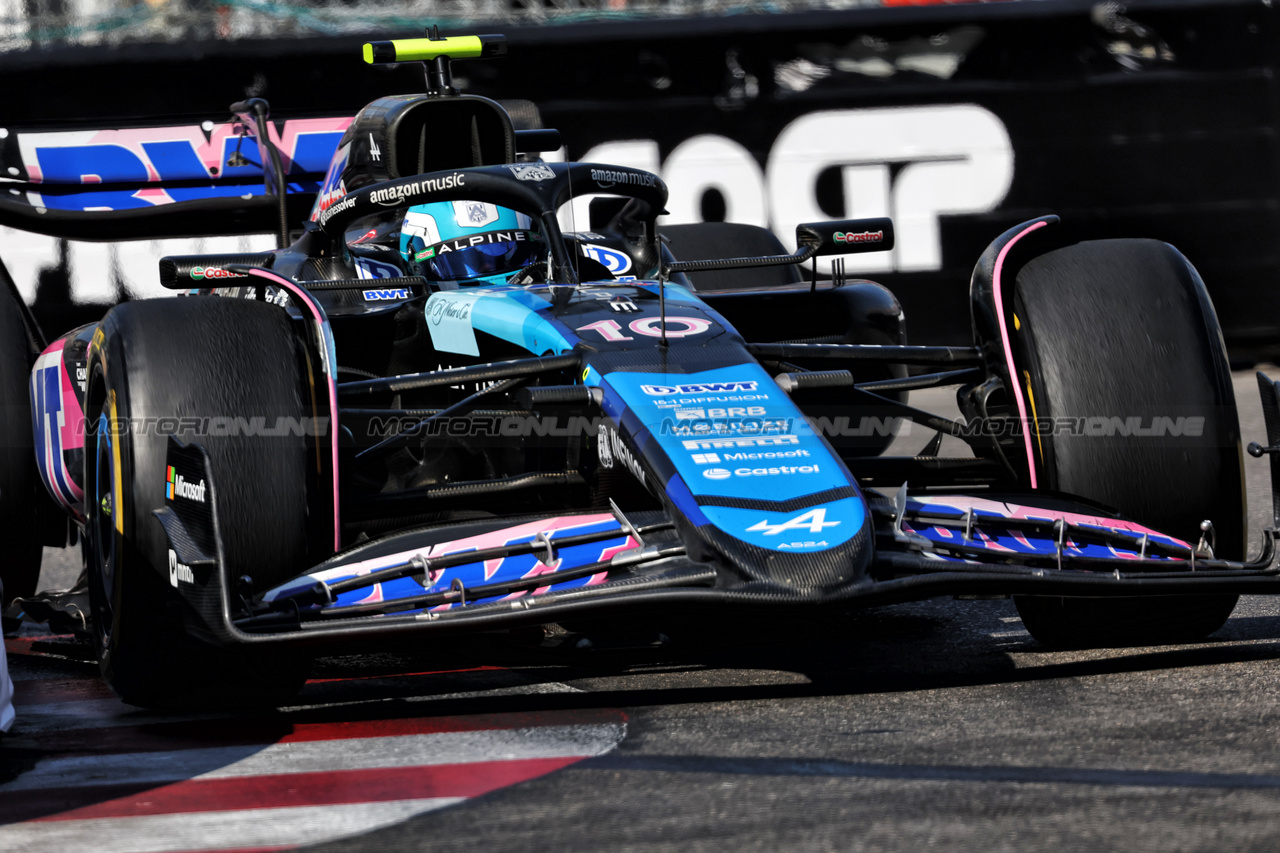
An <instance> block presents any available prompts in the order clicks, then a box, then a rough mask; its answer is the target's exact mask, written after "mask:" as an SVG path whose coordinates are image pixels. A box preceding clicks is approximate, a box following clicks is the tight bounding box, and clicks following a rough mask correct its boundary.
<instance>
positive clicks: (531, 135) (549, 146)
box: [516, 127, 564, 154]
mask: <svg viewBox="0 0 1280 853" xmlns="http://www.w3.org/2000/svg"><path fill="white" fill-rule="evenodd" d="M563 144H564V143H563V142H562V141H561V140H560V131H558V130H556V129H555V128H551V127H540V128H537V129H530V130H517V131H516V153H517V154H541V153H543V152H544V151H557V150H559V149H560V146H561V145H563Z"/></svg>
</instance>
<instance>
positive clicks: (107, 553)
mask: <svg viewBox="0 0 1280 853" xmlns="http://www.w3.org/2000/svg"><path fill="white" fill-rule="evenodd" d="M290 322H291V321H290V320H289V318H288V315H287V314H286V313H285V312H284V311H283V310H281V309H280V308H278V307H276V306H273V305H267V304H262V303H257V302H251V301H247V300H239V299H219V298H212V297H197V298H186V299H157V300H148V301H143V302H131V303H126V304H123V305H119V306H117V307H115V308H114V309H112V310H111V312H110V313H108V314H107V316H106V318H105V319H104V320H103V322H102V324H101V327H100V329H99V333H98V335H97V336H96V337H95V339H94V342H93V344H92V345H91V346H90V349H89V359H88V383H89V384H88V389H87V397H86V412H85V414H86V418H87V419H88V423H89V424H90V429H89V436H88V437H87V440H86V454H85V457H86V463H85V467H86V471H85V478H86V479H85V495H86V500H85V503H86V514H87V537H86V539H87V545H88V552H89V558H88V562H89V591H90V601H91V604H92V610H93V623H94V633H95V640H96V646H97V652H98V660H99V665H100V668H101V670H102V675H103V677H104V678H105V679H106V681H107V683H108V684H109V685H110V686H111V688H112V689H113V690H114V691H115V692H116V693H117V694H118V695H119V696H120V698H121V699H123V700H124V701H126V702H128V703H130V704H134V705H140V706H144V707H170V708H175V707H176V708H196V707H198V708H208V707H212V706H245V705H269V704H273V703H275V702H277V701H280V700H283V699H285V698H287V697H289V696H292V695H293V694H294V693H296V692H297V690H298V688H299V687H300V685H301V683H302V681H303V680H304V679H305V675H306V665H305V664H306V661H305V659H304V658H302V657H301V656H299V655H297V654H293V653H285V654H282V653H278V652H274V651H264V650H261V649H257V648H254V649H251V650H244V649H241V648H237V647H232V648H223V647H216V646H214V645H212V644H209V643H206V642H204V641H203V640H201V639H197V638H196V637H195V636H193V633H198V632H199V626H198V625H197V624H196V623H195V621H194V617H193V616H192V615H191V614H189V613H187V612H185V611H184V609H183V603H182V602H181V600H180V599H179V597H178V596H177V594H176V590H175V589H173V586H174V585H175V583H174V582H172V581H171V578H170V573H169V546H168V541H167V539H166V537H165V534H164V531H163V528H162V527H161V526H160V523H159V521H158V520H157V519H156V518H155V517H154V516H153V514H152V513H153V511H154V510H156V509H159V508H160V507H163V506H164V505H165V485H166V475H165V464H166V452H167V446H168V436H167V435H166V434H163V429H161V428H160V424H161V423H162V421H163V420H164V419H166V418H168V419H170V422H171V423H172V421H173V419H186V420H187V422H192V420H193V419H194V421H195V422H197V423H198V422H200V419H202V418H206V417H207V418H235V419H239V418H244V419H245V422H248V423H252V422H253V419H254V418H258V417H261V418H264V419H265V420H264V423H277V418H299V417H302V416H303V415H304V413H305V414H310V413H311V403H310V402H309V399H308V395H309V393H310V392H309V390H308V385H307V384H306V382H307V380H306V377H307V375H308V374H307V370H306V365H305V362H304V359H305V358H306V355H305V353H304V350H303V348H302V346H301V344H300V343H299V341H298V340H297V338H296V337H295V335H294V332H293V330H292V328H291V326H290ZM315 373H317V374H318V371H315ZM218 432H219V433H223V434H214V431H207V432H204V433H197V434H191V435H180V436H178V438H179V439H180V440H182V441H184V443H191V442H195V443H198V444H200V445H201V446H203V447H204V449H205V450H206V451H207V452H208V455H209V464H210V466H211V470H212V471H216V474H217V477H216V483H217V491H216V493H215V494H213V496H212V498H213V499H214V500H216V506H217V513H218V518H219V522H220V530H221V534H222V542H223V549H224V556H225V559H226V561H227V564H228V565H229V566H233V567H246V566H248V567H252V572H251V577H252V582H253V586H254V587H255V588H257V589H262V588H267V587H270V586H272V585H274V584H276V583H278V582H279V581H281V580H283V579H285V578H287V577H290V576H292V575H294V574H296V573H297V572H299V571H300V570H301V569H303V568H305V567H306V565H308V561H309V560H311V559H314V557H315V555H316V550H315V549H314V548H313V547H312V543H313V542H314V541H315V538H316V537H315V536H314V534H313V533H312V532H310V531H309V529H308V506H307V493H308V489H307V479H308V472H307V465H308V459H309V458H310V463H311V464H312V465H313V466H314V465H315V458H316V454H315V453H314V452H311V453H308V447H307V439H306V438H305V437H304V436H299V435H298V434H297V433H296V431H292V430H285V431H283V432H284V434H282V435H270V436H264V435H261V434H258V435H252V434H244V433H243V432H241V433H239V434H225V433H227V432H233V431H227V430H222V431H218Z"/></svg>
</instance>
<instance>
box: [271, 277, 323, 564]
mask: <svg viewBox="0 0 1280 853" xmlns="http://www.w3.org/2000/svg"><path fill="white" fill-rule="evenodd" d="M249 274H250V275H256V276H258V277H259V278H265V279H267V280H268V281H272V282H275V283H276V284H277V285H279V286H280V287H283V288H284V289H285V290H287V291H289V292H290V293H292V294H293V295H294V296H295V297H297V299H298V301H299V302H300V303H302V304H303V305H305V306H307V310H309V311H310V312H311V316H312V317H314V318H315V320H316V322H317V323H318V324H320V326H321V327H324V328H327V327H328V325H329V318H328V317H326V316H325V313H324V309H323V308H321V307H320V303H318V302H316V301H315V299H313V298H312V297H311V294H309V293H307V291H306V289H305V288H303V287H301V286H300V285H298V284H295V283H294V282H292V281H290V280H289V279H287V278H284V277H283V276H279V275H276V274H275V273H273V272H268V271H267V270H264V269H257V268H255V269H251V270H249ZM320 345H321V346H327V343H326V342H325V341H324V340H321V341H320ZM324 355H325V357H329V356H330V355H332V354H331V353H325V354H324ZM336 367H337V365H330V371H332V370H334V369H336ZM326 378H327V379H328V380H329V383H328V384H329V418H330V420H329V437H330V441H329V449H330V453H331V456H332V460H333V550H335V551H340V550H342V522H341V519H340V518H339V517H338V381H337V379H336V378H335V377H334V376H333V374H332V372H330V373H329V374H328V376H327V377H326Z"/></svg>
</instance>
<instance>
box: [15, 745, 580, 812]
mask: <svg viewBox="0 0 1280 853" xmlns="http://www.w3.org/2000/svg"><path fill="white" fill-rule="evenodd" d="M584 757H585V756H578V755H574V756H565V757H558V758H528V759H517V760H514V761H478V762H474V763H468V764H439V765H426V766H421V767H376V768H372V769H368V770H343V771H338V772H332V771H323V772H310V773H282V774H277V775H271V776H241V777H237V778H230V779H189V780H186V781H183V782H175V783H173V784H171V785H162V786H160V787H154V786H150V785H104V786H102V787H101V788H98V787H84V788H61V789H59V788H48V789H42V790H35V791H29V792H28V791H14V792H10V793H9V794H8V795H6V797H5V804H4V807H3V811H4V812H7V813H8V814H9V815H11V816H12V815H17V814H22V813H26V814H31V813H39V812H45V813H46V814H48V812H49V811H51V808H50V807H51V806H54V805H55V804H57V805H58V806H62V804H63V803H65V804H66V805H67V806H70V808H69V809H67V808H66V806H62V810H60V811H58V813H56V814H51V815H49V816H48V817H41V818H37V819H36V820H35V821H33V822H39V823H45V822H49V821H60V820H86V819H95V818H122V817H141V816H144V815H164V814H190V813H195V812H219V811H242V810H248V809H278V808H291V807H293V808H296V807H299V806H327V805H343V804H346V803H379V802H394V801H396V800H417V799H431V798H435V797H478V796H480V795H481V794H487V793H489V792H490V791H494V790H496V789H498V788H505V787H507V786H508V785H515V784H517V783H519V782H524V781H526V780H528V779H534V778H537V777H538V776H544V775H546V774H548V773H552V772H554V771H556V770H559V769H561V768H562V767H566V766H568V765H570V764H575V763H577V762H578V761H581V760H582V759H583V758H584ZM129 788H132V789H133V790H128V789H129ZM104 797H109V798H110V799H105V801H104Z"/></svg>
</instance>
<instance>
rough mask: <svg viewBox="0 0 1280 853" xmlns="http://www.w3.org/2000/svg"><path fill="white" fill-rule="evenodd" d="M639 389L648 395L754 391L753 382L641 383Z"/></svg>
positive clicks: (754, 384) (663, 395)
mask: <svg viewBox="0 0 1280 853" xmlns="http://www.w3.org/2000/svg"><path fill="white" fill-rule="evenodd" d="M640 390H641V391H643V392H644V393H646V394H648V395H649V396H650V397H666V396H669V395H671V394H719V393H725V392H732V391H754V390H756V383H755V382H706V383H700V384H696V385H641V386H640Z"/></svg>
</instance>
